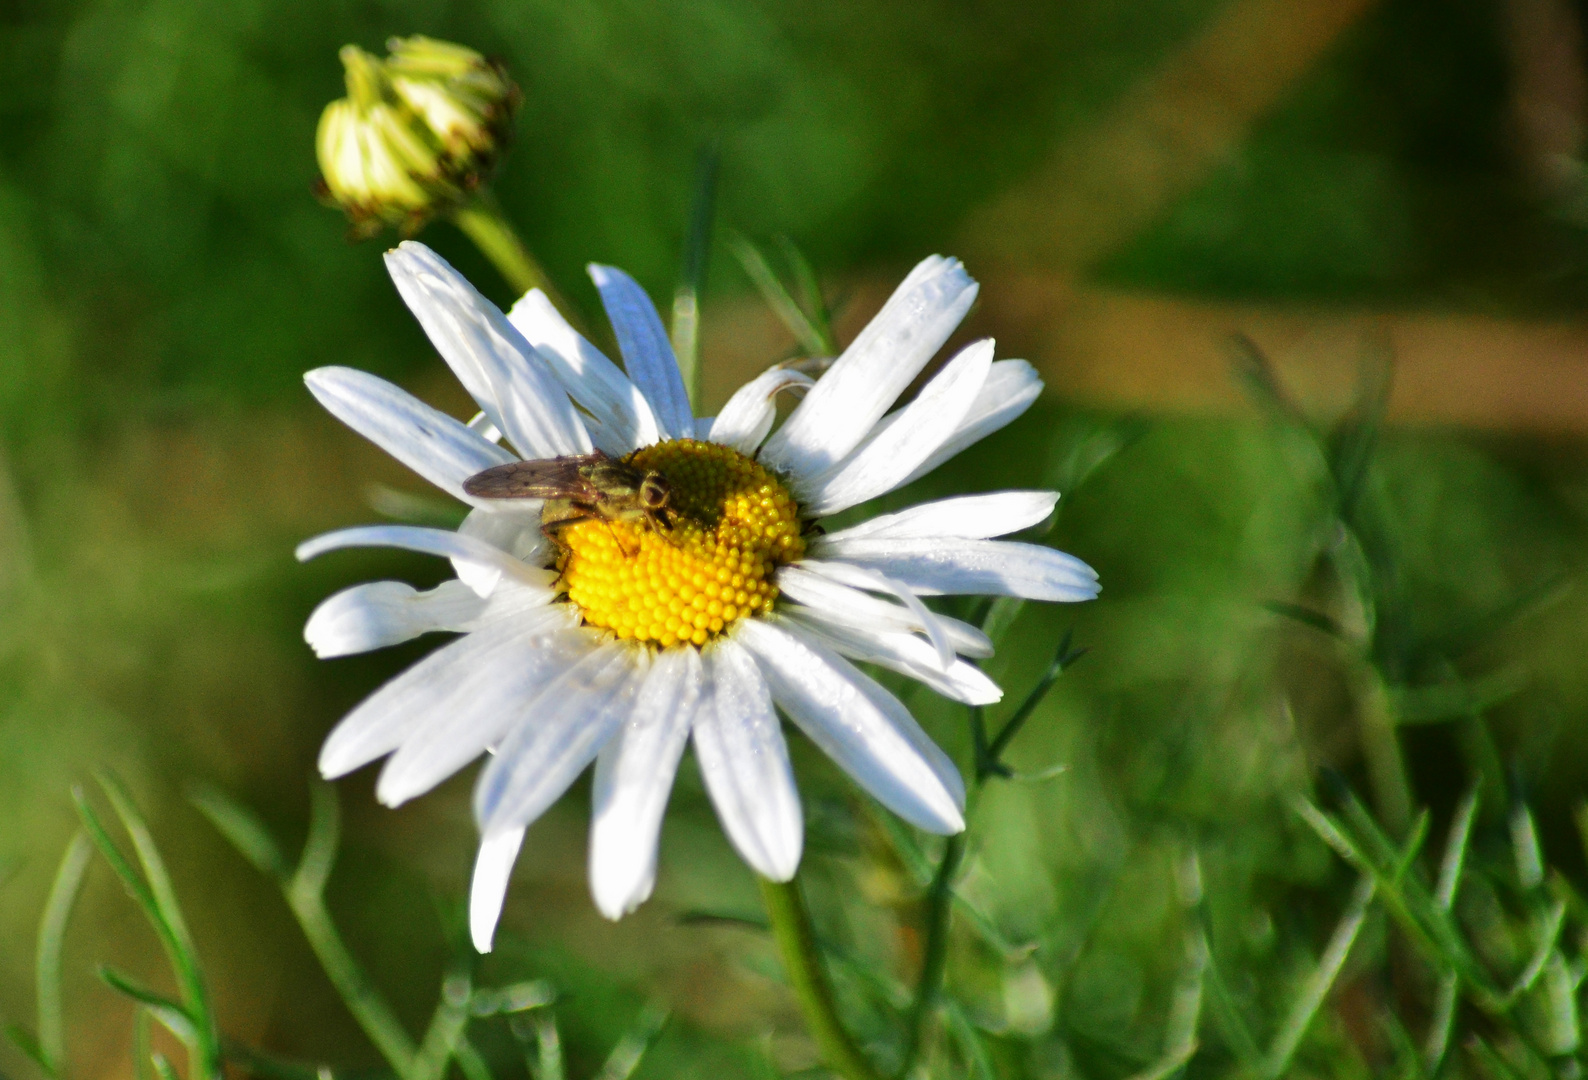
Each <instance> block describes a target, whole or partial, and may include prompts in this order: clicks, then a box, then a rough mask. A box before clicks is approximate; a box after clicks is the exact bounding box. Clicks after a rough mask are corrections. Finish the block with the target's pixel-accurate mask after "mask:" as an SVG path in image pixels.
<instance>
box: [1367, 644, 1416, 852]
mask: <svg viewBox="0 0 1588 1080" xmlns="http://www.w3.org/2000/svg"><path fill="white" fill-rule="evenodd" d="M1361 679H1362V686H1361V689H1360V690H1359V692H1358V696H1357V709H1358V721H1357V722H1358V724H1359V726H1360V731H1361V740H1362V756H1363V757H1364V758H1365V759H1366V760H1367V771H1368V779H1369V781H1370V782H1371V783H1372V786H1373V803H1374V806H1375V807H1376V809H1377V810H1378V814H1379V820H1381V821H1382V822H1383V823H1384V829H1385V831H1386V832H1388V833H1389V834H1390V836H1391V837H1393V838H1394V839H1396V840H1404V839H1406V832H1407V830H1408V829H1409V828H1410V827H1411V822H1412V788H1411V781H1410V780H1409V779H1408V777H1407V772H1406V758H1405V756H1404V755H1403V754H1402V753H1401V744H1400V732H1398V731H1397V730H1396V717H1395V706H1394V703H1393V701H1392V700H1391V698H1390V692H1389V687H1388V686H1386V685H1385V683H1384V677H1383V675H1382V674H1381V673H1380V672H1379V670H1378V668H1377V667H1375V666H1374V665H1372V664H1368V665H1366V669H1365V670H1364V671H1363V673H1362V675H1361Z"/></svg>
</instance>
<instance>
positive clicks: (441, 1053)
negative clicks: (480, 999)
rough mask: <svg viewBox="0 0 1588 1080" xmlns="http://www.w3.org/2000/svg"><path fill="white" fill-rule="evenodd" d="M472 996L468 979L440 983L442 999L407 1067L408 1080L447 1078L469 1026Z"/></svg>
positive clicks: (456, 976) (459, 976) (455, 977)
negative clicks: (410, 1063)
mask: <svg viewBox="0 0 1588 1080" xmlns="http://www.w3.org/2000/svg"><path fill="white" fill-rule="evenodd" d="M472 992H473V989H472V987H471V986H470V983H469V978H468V976H467V975H462V974H452V975H448V976H447V977H446V979H444V980H443V981H442V983H441V998H440V1000H439V1001H437V1003H436V1011H435V1013H434V1014H433V1015H432V1016H431V1018H430V1027H429V1028H428V1029H427V1030H426V1031H425V1037H424V1041H423V1042H421V1043H420V1044H419V1052H418V1053H416V1054H415V1055H414V1058H413V1064H412V1065H411V1066H410V1067H409V1070H408V1077H409V1080H442V1077H444V1076H445V1075H446V1072H447V1064H448V1063H449V1062H451V1060H452V1056H453V1053H454V1051H455V1050H456V1049H457V1045H458V1040H459V1039H460V1038H461V1037H462V1035H463V1029H464V1028H465V1027H467V1026H468V1023H469V998H470V997H471V996H472Z"/></svg>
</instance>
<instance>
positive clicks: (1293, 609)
mask: <svg viewBox="0 0 1588 1080" xmlns="http://www.w3.org/2000/svg"><path fill="white" fill-rule="evenodd" d="M1263 607H1264V608H1266V609H1267V610H1269V611H1271V612H1273V613H1274V614H1275V615H1282V616H1284V617H1285V618H1287V619H1291V620H1294V621H1295V622H1298V623H1300V624H1301V625H1302V626H1305V627H1307V628H1308V629H1311V630H1316V631H1318V632H1319V633H1320V634H1327V635H1328V636H1329V637H1332V638H1334V639H1335V640H1336V641H1347V640H1349V635H1348V634H1347V633H1346V631H1345V627H1343V626H1341V625H1340V624H1339V623H1338V622H1337V621H1335V619H1334V618H1333V617H1331V616H1329V615H1325V614H1324V613H1323V612H1321V611H1315V610H1314V609H1312V608H1310V607H1306V606H1304V605H1302V604H1291V603H1287V602H1286V601H1284V600H1269V601H1266V602H1265V603H1264V604H1263Z"/></svg>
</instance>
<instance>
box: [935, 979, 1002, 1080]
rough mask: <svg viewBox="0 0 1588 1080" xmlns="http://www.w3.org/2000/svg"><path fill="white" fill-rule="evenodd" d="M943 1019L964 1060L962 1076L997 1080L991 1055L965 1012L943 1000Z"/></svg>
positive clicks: (952, 1002)
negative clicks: (964, 1068)
mask: <svg viewBox="0 0 1588 1080" xmlns="http://www.w3.org/2000/svg"><path fill="white" fill-rule="evenodd" d="M942 1010H943V1018H944V1019H945V1020H947V1021H948V1030H949V1033H950V1034H951V1035H953V1037H954V1043H955V1045H956V1046H958V1047H959V1053H960V1057H961V1058H962V1059H964V1062H965V1065H966V1072H965V1074H964V1075H966V1076H971V1077H974V1078H975V1080H998V1073H997V1070H995V1069H994V1068H993V1060H992V1054H991V1053H989V1052H988V1050H987V1042H986V1040H985V1039H983V1038H982V1037H981V1032H979V1031H977V1030H976V1025H974V1024H972V1023H971V1022H970V1017H969V1016H967V1015H965V1010H964V1009H962V1008H960V1007H959V1003H958V1002H956V1001H953V1000H951V999H950V1000H945V1001H944V1002H943V1005H942Z"/></svg>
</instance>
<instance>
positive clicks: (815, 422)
mask: <svg viewBox="0 0 1588 1080" xmlns="http://www.w3.org/2000/svg"><path fill="white" fill-rule="evenodd" d="M976 289H977V286H976V283H975V282H974V281H972V280H971V278H970V275H968V274H966V273H965V270H964V268H963V267H962V266H960V264H959V260H958V259H944V258H942V257H941V256H937V255H933V256H931V257H930V258H927V259H924V260H922V261H921V262H920V263H919V264H918V265H917V266H916V268H915V269H914V270H912V271H911V272H910V276H909V277H907V278H905V279H904V282H903V283H902V284H901V285H900V286H899V287H898V288H897V289H895V290H894V293H893V295H892V296H891V297H889V299H888V302H887V303H886V304H884V305H883V306H882V310H881V311H880V312H878V313H877V315H876V317H875V318H873V319H872V320H871V322H870V323H868V324H867V325H866V328H865V329H864V330H862V331H861V332H860V335H859V336H858V337H856V338H855V340H854V341H853V342H852V343H851V344H850V346H849V348H847V349H845V350H844V352H843V355H842V356H840V357H839V358H838V359H837V360H835V361H834V362H833V366H832V367H831V368H829V369H828V370H827V373H826V374H825V375H823V376H822V377H821V378H820V379H818V380H817V381H816V385H815V386H813V387H812V388H811V391H810V393H808V394H806V395H805V400H804V401H802V402H800V405H799V407H798V408H797V409H795V410H794V412H793V413H792V414H790V416H789V418H788V420H787V421H785V422H784V424H783V426H782V428H780V429H779V430H778V431H777V432H776V433H775V434H773V436H772V437H771V438H770V439H768V440H767V441H766V444H765V445H764V446H763V447H762V448H761V454H760V460H761V462H762V463H763V464H765V465H767V466H769V467H771V468H774V469H777V470H779V471H781V472H784V473H786V474H788V475H789V476H792V477H794V478H795V479H799V478H803V477H811V476H816V475H818V474H819V473H822V472H825V471H826V470H828V469H830V468H832V466H833V465H834V464H836V463H837V462H838V461H840V460H841V459H843V458H844V457H845V456H846V455H847V454H848V453H849V451H851V450H853V449H854V448H855V447H856V446H858V445H860V441H861V440H862V439H864V438H865V437H866V434H867V433H868V432H869V431H870V430H871V428H872V426H873V425H874V424H876V422H877V421H878V420H879V419H881V418H882V414H883V413H885V412H887V411H888V408H889V406H891V405H892V404H893V403H894V401H895V400H896V399H897V398H898V396H899V395H900V394H902V393H903V392H904V388H905V387H906V386H909V385H910V383H911V381H913V380H914V379H915V377H916V375H918V374H919V373H920V371H921V369H922V368H924V367H925V366H926V363H927V361H928V360H930V359H931V358H932V356H933V354H934V353H936V352H937V350H938V349H940V348H942V347H943V342H945V341H947V340H948V337H949V335H950V334H952V333H953V332H954V328H955V327H956V326H958V325H959V322H960V320H961V319H963V318H964V317H965V313H966V312H967V311H969V310H970V306H971V304H972V303H973V302H974V301H975V299H976Z"/></svg>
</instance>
